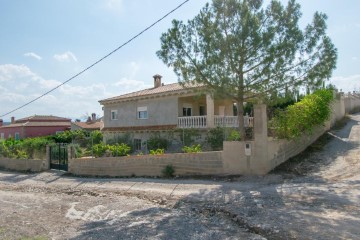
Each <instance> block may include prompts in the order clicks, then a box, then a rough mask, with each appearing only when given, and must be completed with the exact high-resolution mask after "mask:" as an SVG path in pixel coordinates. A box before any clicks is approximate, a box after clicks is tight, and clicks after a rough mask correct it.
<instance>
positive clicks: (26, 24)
mask: <svg viewBox="0 0 360 240" xmlns="http://www.w3.org/2000/svg"><path fill="white" fill-rule="evenodd" d="M182 2H183V0H172V1H166V0H92V1H88V0H77V1H72V0H52V1H48V0H32V1H27V0H13V1H6V0H0V29H1V36H0V115H3V114H5V113H7V112H9V111H11V110H13V109H14V108H16V107H18V106H20V105H22V104H24V103H26V102H28V101H30V100H32V99H33V98H34V97H37V96H40V95H41V94H43V93H44V92H46V91H48V90H50V89H51V88H52V87H55V86H56V85H58V84H60V83H61V82H63V81H66V80H67V79H68V78H70V77H71V76H73V75H74V74H76V73H78V72H79V71H81V70H83V69H84V68H86V67H87V66H89V65H90V64H92V63H93V62H95V61H96V60H98V59H99V58H100V57H102V56H104V55H106V54H107V53H108V52H110V51H112V50H113V49H115V48H116V47H118V46H119V45H121V44H122V43H124V42H125V41H127V40H128V39H129V38H131V37H132V36H134V35H136V34H137V33H138V32H140V31H141V30H143V29H144V28H145V27H147V26H148V25H150V24H151V23H152V22H154V21H156V20H157V19H158V18H160V17H161V16H163V15H164V14H166V13H167V12H168V11H170V10H171V9H173V8H175V7H176V6H177V5H179V4H180V3H182ZM206 2H207V1H206V0H190V1H189V2H188V3H186V4H185V5H184V6H183V7H182V8H180V9H179V10H178V11H176V12H175V13H173V14H172V15H170V16H169V17H168V18H166V19H165V20H164V21H162V22H161V23H160V24H158V25H156V26H155V27H154V28H152V29H151V30H150V31H148V32H146V33H145V34H143V35H142V36H141V37H139V38H138V39H136V40H135V41H133V42H132V43H130V44H129V45H127V46H125V47H124V48H122V49H121V50H119V51H118V52H116V53H115V54H114V55H112V56H111V57H109V58H107V59H106V60H105V61H103V62H102V63H100V64H99V65H97V66H95V67H94V68H92V69H91V70H89V71H87V72H86V73H85V74H83V75H81V76H80V77H78V78H76V79H74V80H73V81H71V82H70V83H69V84H66V85H64V86H62V87H60V88H59V89H57V90H55V91H54V92H52V93H51V94H49V95H47V96H46V97H44V98H42V99H40V100H38V101H36V102H35V103H33V104H30V105H29V106H27V107H25V108H23V109H21V110H18V111H16V112H14V113H12V114H10V115H8V116H5V117H4V120H5V121H8V120H9V119H10V117H11V116H15V117H16V118H21V117H25V116H30V115H34V114H38V115H40V114H41V115H50V114H51V115H56V116H62V117H69V118H72V119H75V118H81V117H83V116H84V115H86V114H91V113H92V112H95V113H96V114H98V115H102V111H101V106H100V104H99V103H98V100H100V99H104V98H107V97H112V96H117V95H121V94H124V93H128V92H132V91H136V90H140V89H144V88H147V87H151V86H152V85H153V79H152V76H153V75H154V74H157V73H158V74H161V75H162V76H163V82H165V83H173V82H176V81H177V78H176V76H175V74H174V73H173V72H172V71H171V70H170V69H168V68H167V67H166V66H165V65H164V64H163V63H162V61H161V60H159V59H158V58H157V56H156V54H155V52H156V51H157V50H158V49H159V48H160V41H159V38H160V36H161V33H163V32H165V31H166V30H167V29H168V28H169V27H170V26H171V21H172V19H181V20H187V19H190V18H192V17H193V16H195V15H196V14H197V13H198V12H199V10H200V9H201V8H202V7H203V6H204V5H205V3H206ZM265 2H268V0H266V1H265ZM283 2H284V3H285V2H286V1H285V0H284V1H283ZM297 2H299V3H300V4H301V5H302V12H303V18H302V21H301V22H302V24H306V23H308V22H310V21H311V18H312V15H313V13H314V12H315V11H320V12H324V13H326V14H327V15H328V17H329V19H328V21H327V23H328V31H327V32H328V34H329V35H330V37H331V39H332V40H333V42H334V44H335V46H336V47H337V48H338V54H339V57H338V64H337V69H336V70H335V71H334V74H333V77H332V78H331V83H333V84H335V85H336V86H337V87H338V88H339V89H342V90H344V91H346V92H347V91H353V90H358V91H359V90H360V67H359V64H360V44H359V43H360V14H359V13H358V10H359V9H360V1H358V0H347V1H335V0H332V1H324V0H298V1H297Z"/></svg>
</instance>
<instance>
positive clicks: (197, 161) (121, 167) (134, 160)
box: [69, 152, 223, 177]
mask: <svg viewBox="0 0 360 240" xmlns="http://www.w3.org/2000/svg"><path fill="white" fill-rule="evenodd" d="M221 155H222V153H221V152H203V153H177V154H163V155H141V156H126V157H108V158H82V159H69V172H70V173H72V174H75V175H88V176H119V177H125V176H134V175H135V176H161V175H162V170H163V169H164V168H165V167H166V166H167V165H172V166H173V167H174V169H175V175H179V176H187V175H192V176H193V175H219V174H222V173H223V164H222V157H221Z"/></svg>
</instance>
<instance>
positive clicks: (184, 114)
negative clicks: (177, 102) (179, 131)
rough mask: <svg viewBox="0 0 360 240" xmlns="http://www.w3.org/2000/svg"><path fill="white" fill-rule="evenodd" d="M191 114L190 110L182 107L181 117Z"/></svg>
mask: <svg viewBox="0 0 360 240" xmlns="http://www.w3.org/2000/svg"><path fill="white" fill-rule="evenodd" d="M191 112H192V110H191V108H189V107H184V108H183V116H184V117H188V116H191Z"/></svg>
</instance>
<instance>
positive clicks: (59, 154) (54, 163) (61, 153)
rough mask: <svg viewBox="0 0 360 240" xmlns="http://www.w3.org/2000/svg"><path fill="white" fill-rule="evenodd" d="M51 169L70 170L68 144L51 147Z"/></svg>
mask: <svg viewBox="0 0 360 240" xmlns="http://www.w3.org/2000/svg"><path fill="white" fill-rule="evenodd" d="M50 169H56V170H63V171H67V170H68V145H67V144H66V143H57V144H56V145H53V146H50Z"/></svg>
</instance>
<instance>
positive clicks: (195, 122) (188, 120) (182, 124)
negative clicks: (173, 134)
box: [178, 116, 206, 128]
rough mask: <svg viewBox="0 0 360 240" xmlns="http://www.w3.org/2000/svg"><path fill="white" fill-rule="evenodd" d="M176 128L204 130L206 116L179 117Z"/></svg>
mask: <svg viewBox="0 0 360 240" xmlns="http://www.w3.org/2000/svg"><path fill="white" fill-rule="evenodd" d="M178 128H206V116H191V117H179V118H178Z"/></svg>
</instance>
